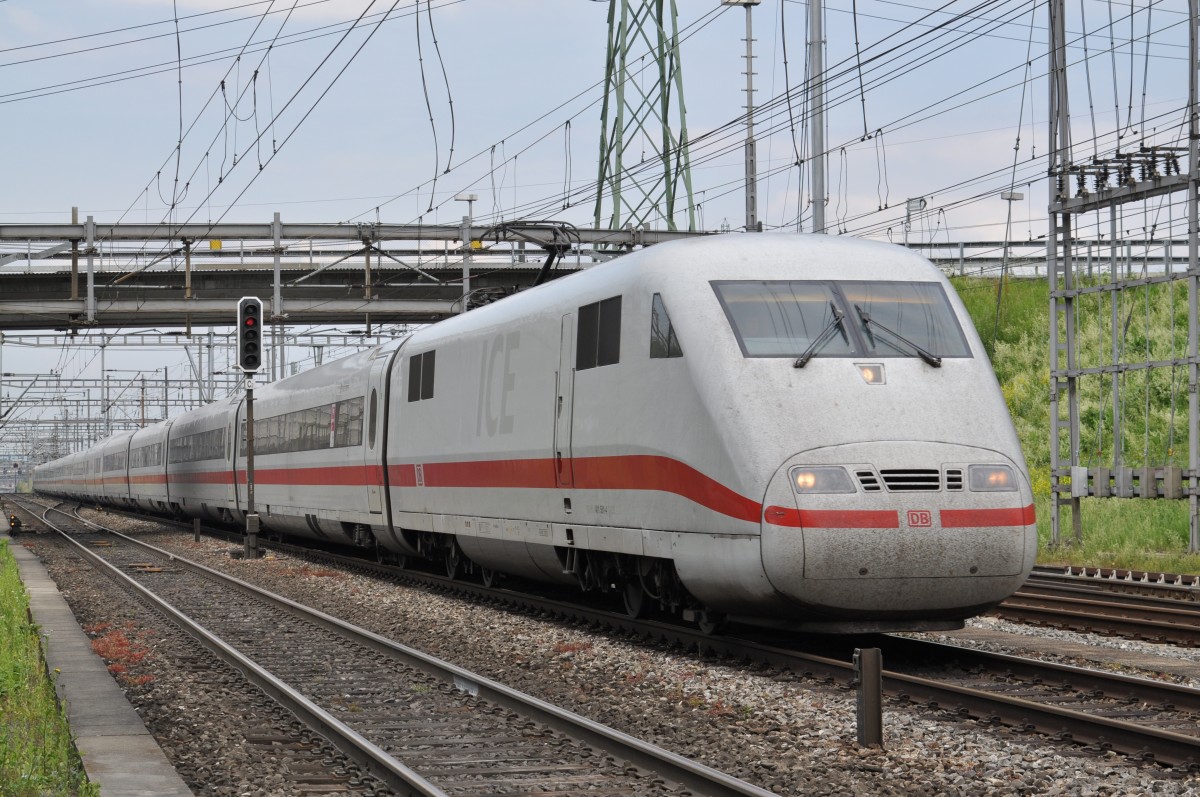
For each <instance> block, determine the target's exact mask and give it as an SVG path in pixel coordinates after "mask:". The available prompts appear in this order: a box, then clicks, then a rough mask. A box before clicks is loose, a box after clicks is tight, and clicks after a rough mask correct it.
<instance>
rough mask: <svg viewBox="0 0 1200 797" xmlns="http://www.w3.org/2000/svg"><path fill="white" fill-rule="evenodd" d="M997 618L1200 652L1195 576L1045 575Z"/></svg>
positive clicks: (1006, 604) (1038, 574) (1024, 588)
mask: <svg viewBox="0 0 1200 797" xmlns="http://www.w3.org/2000/svg"><path fill="white" fill-rule="evenodd" d="M993 613H994V614H996V615H997V616H999V617H1001V618H1003V619H1005V620H1012V621H1015V622H1021V623H1030V624H1034V625H1045V626H1053V627H1055V628H1065V629H1070V630H1072V631H1082V632H1085V633H1096V634H1109V635H1112V636H1121V637H1126V638H1129V639H1141V640H1145V641H1148V642H1161V643H1166V644H1171V645H1182V646H1187V647H1200V584H1197V583H1196V579H1195V577H1192V576H1170V577H1168V576H1165V575H1163V574H1150V573H1135V572H1132V571H1118V570H1106V571H1098V570H1097V571H1092V572H1091V573H1088V574H1076V573H1067V572H1063V571H1061V570H1053V571H1052V570H1048V569H1044V570H1043V569H1039V570H1038V571H1035V572H1034V574H1033V575H1032V576H1030V578H1029V580H1028V581H1027V582H1026V583H1025V585H1024V586H1022V587H1021V589H1020V590H1019V591H1017V593H1016V594H1015V595H1013V596H1012V597H1010V598H1009V599H1008V600H1006V601H1004V602H1003V603H1002V604H1000V606H999V607H998V608H997V609H996V610H995V611H994V612H993Z"/></svg>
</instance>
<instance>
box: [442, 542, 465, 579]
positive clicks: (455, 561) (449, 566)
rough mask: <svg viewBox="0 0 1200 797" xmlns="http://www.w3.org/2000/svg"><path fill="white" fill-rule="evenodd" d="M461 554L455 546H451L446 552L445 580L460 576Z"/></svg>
mask: <svg viewBox="0 0 1200 797" xmlns="http://www.w3.org/2000/svg"><path fill="white" fill-rule="evenodd" d="M462 569H463V560H462V552H461V551H460V550H458V546H457V545H451V546H450V548H449V549H448V550H447V551H446V578H458V577H459V576H461V575H462Z"/></svg>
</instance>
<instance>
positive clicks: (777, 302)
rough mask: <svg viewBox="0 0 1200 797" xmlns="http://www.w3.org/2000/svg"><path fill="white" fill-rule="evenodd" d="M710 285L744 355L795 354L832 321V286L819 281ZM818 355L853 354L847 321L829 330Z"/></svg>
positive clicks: (810, 342)
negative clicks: (722, 307)
mask: <svg viewBox="0 0 1200 797" xmlns="http://www.w3.org/2000/svg"><path fill="white" fill-rule="evenodd" d="M713 288H714V289H715V290H716V292H717V296H718V297H720V299H721V304H722V305H723V306H724V307H725V314H726V316H728V318H729V323H730V324H731V325H732V326H733V331H734V333H735V334H736V335H737V339H738V343H739V344H740V345H741V347H742V354H743V355H745V356H746V357H798V356H800V355H801V354H803V353H804V352H805V351H806V350H807V349H808V347H809V346H811V345H812V343H813V341H815V340H816V339H817V338H819V337H821V335H822V333H824V332H825V331H826V329H828V328H829V326H830V325H831V324H832V325H834V326H835V327H837V326H838V325H837V323H836V321H835V313H834V309H835V308H837V311H838V312H843V311H842V309H841V307H840V306H838V301H837V296H836V295H835V294H834V292H833V286H832V285H830V284H829V283H824V282H715V283H713ZM833 333H834V334H833V335H832V337H829V336H828V335H826V337H827V340H826V341H825V343H824V346H823V347H822V349H821V352H820V354H821V355H822V356H825V357H839V356H840V357H848V356H851V355H856V354H858V351H857V350H856V349H855V346H854V344H855V342H856V341H855V339H854V337H853V336H852V335H851V333H850V331H849V329H848V326H847V325H843V326H842V327H839V328H836V329H834V330H833Z"/></svg>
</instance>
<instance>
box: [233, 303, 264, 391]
mask: <svg viewBox="0 0 1200 797" xmlns="http://www.w3.org/2000/svg"><path fill="white" fill-rule="evenodd" d="M262 308H263V303H262V300H261V299H259V298H258V297H256V296H245V297H242V299H240V300H239V301H238V306H237V316H238V332H237V349H238V350H237V364H238V367H239V368H241V369H242V370H243V371H244V372H246V373H255V372H256V371H258V369H260V368H262V354H261V352H262V341H261V339H260V338H259V332H258V328H259V326H260V325H261V324H262Z"/></svg>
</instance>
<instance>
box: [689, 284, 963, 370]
mask: <svg viewBox="0 0 1200 797" xmlns="http://www.w3.org/2000/svg"><path fill="white" fill-rule="evenodd" d="M712 286H713V290H715V291H716V294H717V297H718V298H719V299H720V301H721V306H722V307H723V308H724V309H725V315H726V317H727V318H728V319H729V324H730V326H731V327H732V328H733V332H734V334H735V335H736V336H737V340H738V345H739V346H741V349H742V354H743V355H744V356H746V357H799V356H801V355H803V354H804V353H806V352H808V351H809V349H810V347H813V345H814V343H816V348H815V349H814V350H813V351H812V352H811V353H810V356H813V357H859V356H871V357H913V356H916V351H917V348H914V346H915V347H919V348H920V349H921V350H923V351H925V352H928V353H930V354H932V355H933V356H937V357H970V356H971V350H970V347H969V346H968V345H967V340H966V337H965V336H964V335H963V331H962V327H960V326H959V323H958V319H957V318H956V317H955V315H954V309H953V308H952V307H951V305H950V302H949V300H948V299H947V298H946V294H945V291H943V289H942V286H941V285H939V284H937V283H932V282H883V281H871V282H849V281H836V282H835V281H790V280H779V281H769V282H768V281H754V282H752V281H728V282H713V283H712Z"/></svg>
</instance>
